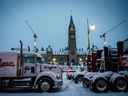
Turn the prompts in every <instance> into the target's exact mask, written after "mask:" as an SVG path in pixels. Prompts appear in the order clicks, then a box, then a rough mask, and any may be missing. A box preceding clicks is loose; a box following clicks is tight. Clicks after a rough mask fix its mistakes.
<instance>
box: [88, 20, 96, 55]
mask: <svg viewBox="0 0 128 96" xmlns="http://www.w3.org/2000/svg"><path fill="white" fill-rule="evenodd" d="M95 30H96V26H95V25H94V24H90V25H89V22H88V19H87V31H88V53H90V51H91V48H90V45H91V44H90V32H94V31H95Z"/></svg>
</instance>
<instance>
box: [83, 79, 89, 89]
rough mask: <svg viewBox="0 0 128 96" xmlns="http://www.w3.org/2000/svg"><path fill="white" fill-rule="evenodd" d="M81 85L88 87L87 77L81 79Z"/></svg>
mask: <svg viewBox="0 0 128 96" xmlns="http://www.w3.org/2000/svg"><path fill="white" fill-rule="evenodd" d="M82 85H83V87H84V88H87V87H89V80H88V79H84V80H83V81H82Z"/></svg>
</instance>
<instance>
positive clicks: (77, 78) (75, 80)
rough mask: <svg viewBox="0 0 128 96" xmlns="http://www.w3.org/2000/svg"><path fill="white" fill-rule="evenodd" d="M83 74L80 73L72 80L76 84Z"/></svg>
mask: <svg viewBox="0 0 128 96" xmlns="http://www.w3.org/2000/svg"><path fill="white" fill-rule="evenodd" d="M82 77H83V76H82V75H78V76H77V77H76V78H75V79H74V82H75V83H76V84H78V83H79V82H81V78H82Z"/></svg>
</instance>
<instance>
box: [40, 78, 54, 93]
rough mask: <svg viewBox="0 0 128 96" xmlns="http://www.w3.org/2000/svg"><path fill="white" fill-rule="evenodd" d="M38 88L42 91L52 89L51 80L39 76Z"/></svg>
mask: <svg viewBox="0 0 128 96" xmlns="http://www.w3.org/2000/svg"><path fill="white" fill-rule="evenodd" d="M38 89H39V90H40V91H42V92H48V91H50V90H51V89H52V80H50V79H49V78H41V79H40V80H39V82H38Z"/></svg>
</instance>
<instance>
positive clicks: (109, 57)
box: [82, 46, 128, 92]
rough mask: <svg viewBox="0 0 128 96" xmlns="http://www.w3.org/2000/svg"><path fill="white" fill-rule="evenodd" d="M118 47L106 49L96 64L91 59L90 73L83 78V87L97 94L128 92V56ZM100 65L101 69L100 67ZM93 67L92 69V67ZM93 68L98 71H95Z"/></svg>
mask: <svg viewBox="0 0 128 96" xmlns="http://www.w3.org/2000/svg"><path fill="white" fill-rule="evenodd" d="M123 51H124V50H123V49H121V48H119V47H118V46H117V49H116V48H114V49H113V48H108V47H104V49H103V51H102V52H101V54H100V55H98V56H100V57H98V58H96V59H95V60H96V62H95V63H94V62H91V61H90V60H92V61H93V58H91V59H90V60H88V61H89V67H88V68H89V71H90V72H86V73H85V75H84V76H83V78H82V85H83V86H84V87H88V88H90V89H91V90H93V91H95V92H105V91H108V90H109V89H110V90H113V91H127V90H128V67H127V65H128V63H127V60H128V54H127V55H126V54H124V52H123ZM99 64H100V67H98V65H99ZM90 65H91V67H90ZM93 66H95V68H96V69H97V68H98V70H96V69H95V70H93V69H94V68H93Z"/></svg>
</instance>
